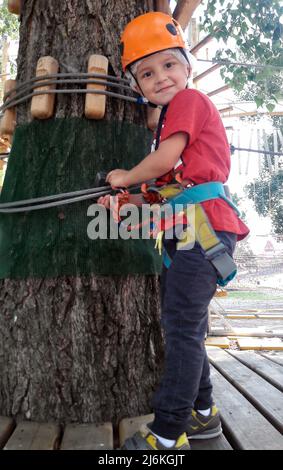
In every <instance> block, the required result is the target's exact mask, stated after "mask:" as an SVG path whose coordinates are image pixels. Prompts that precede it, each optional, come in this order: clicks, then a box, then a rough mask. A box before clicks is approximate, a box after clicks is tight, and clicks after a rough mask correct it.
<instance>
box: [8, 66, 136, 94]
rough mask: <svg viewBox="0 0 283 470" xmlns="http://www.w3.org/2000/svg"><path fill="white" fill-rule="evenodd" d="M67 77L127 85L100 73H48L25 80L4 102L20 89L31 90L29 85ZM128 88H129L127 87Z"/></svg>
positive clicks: (124, 81)
mask: <svg viewBox="0 0 283 470" xmlns="http://www.w3.org/2000/svg"><path fill="white" fill-rule="evenodd" d="M69 77H77V78H84V77H86V78H87V77H89V78H106V79H110V80H112V81H113V82H122V83H125V85H129V80H127V79H124V78H120V77H115V76H112V75H104V74H102V73H88V72H80V73H78V72H74V73H72V72H68V73H50V74H48V75H39V76H37V77H33V78H31V79H30V80H26V81H25V82H22V83H21V84H20V85H17V86H16V87H15V88H13V90H10V91H8V92H7V93H5V95H4V100H5V99H6V98H7V97H8V96H9V95H11V94H13V93H15V92H18V91H19V90H20V89H21V88H25V87H27V88H32V87H30V86H29V85H30V84H32V83H35V82H40V81H42V80H48V79H52V78H69ZM129 88H130V87H129Z"/></svg>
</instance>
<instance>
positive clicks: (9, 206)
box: [0, 185, 140, 214]
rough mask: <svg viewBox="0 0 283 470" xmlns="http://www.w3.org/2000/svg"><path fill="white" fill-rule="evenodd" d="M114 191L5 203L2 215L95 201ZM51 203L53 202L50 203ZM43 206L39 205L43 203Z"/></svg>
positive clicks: (87, 191)
mask: <svg viewBox="0 0 283 470" xmlns="http://www.w3.org/2000/svg"><path fill="white" fill-rule="evenodd" d="M139 188H140V185H135V186H131V187H130V188H129V190H130V191H134V190H136V189H139ZM112 192H113V189H112V188H111V186H110V185H107V186H101V187H98V188H89V189H82V190H79V191H72V192H69V193H60V194H54V195H51V196H43V197H38V198H32V199H23V200H21V201H13V202H5V203H3V204H0V213H7V214H10V213H18V212H29V211H35V210H40V209H48V208H50V207H56V206H61V205H65V204H71V203H74V202H80V201H85V200H87V199H94V198H98V197H100V196H105V195H107V194H111V193H112ZM50 201H51V202H50ZM52 201H53V202H52ZM42 202H43V204H38V203H42Z"/></svg>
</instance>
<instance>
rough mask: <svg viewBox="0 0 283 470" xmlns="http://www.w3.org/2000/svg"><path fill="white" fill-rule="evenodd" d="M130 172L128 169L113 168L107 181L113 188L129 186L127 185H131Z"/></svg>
mask: <svg viewBox="0 0 283 470" xmlns="http://www.w3.org/2000/svg"><path fill="white" fill-rule="evenodd" d="M128 173H129V172H128V171H127V170H120V169H118V170H112V171H110V172H109V173H108V175H107V177H106V182H107V183H109V184H111V187H112V188H113V189H115V188H127V186H129V182H128Z"/></svg>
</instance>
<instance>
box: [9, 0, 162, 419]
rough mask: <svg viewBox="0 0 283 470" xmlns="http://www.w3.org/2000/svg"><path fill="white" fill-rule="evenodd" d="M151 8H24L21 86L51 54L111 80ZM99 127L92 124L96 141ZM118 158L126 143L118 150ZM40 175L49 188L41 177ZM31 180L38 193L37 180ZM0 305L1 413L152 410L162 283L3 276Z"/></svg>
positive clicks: (66, 67)
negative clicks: (125, 44)
mask: <svg viewBox="0 0 283 470" xmlns="http://www.w3.org/2000/svg"><path fill="white" fill-rule="evenodd" d="M153 7H154V5H153V1H151V0H143V1H139V2H136V1H134V0H130V1H129V0H127V1H126V0H115V1H114V0H102V1H99V2H98V1H96V0H84V1H82V0H65V1H60V2H58V1H57V0H25V1H23V2H22V13H21V27H20V47H19V56H18V77H17V80H18V83H19V84H20V83H22V82H23V81H25V80H28V79H30V78H32V77H33V76H35V68H36V63H37V60H38V59H39V58H40V57H42V56H46V55H51V56H52V57H54V58H56V59H57V60H58V62H59V64H60V71H61V72H66V71H78V72H86V71H87V62H88V57H89V55H91V54H94V53H97V54H103V55H106V56H107V57H108V59H109V62H110V69H109V72H110V73H111V74H114V75H120V74H121V68H120V61H119V60H120V59H119V38H120V34H121V31H122V30H123V28H124V26H125V24H126V23H127V22H128V21H129V20H130V19H132V18H133V17H134V16H137V15H139V14H142V13H144V12H146V11H150V10H152V9H153ZM72 87H73V86H72V85H71V88H72ZM83 110H84V96H83V95H80V94H70V95H58V96H57V97H56V110H55V115H54V118H57V119H58V121H59V122H60V120H61V119H64V120H67V119H70V118H81V119H84V118H83ZM145 118H146V115H145V110H144V109H142V108H138V107H136V106H134V105H132V104H128V103H126V102H125V101H121V100H117V99H109V98H107V109H106V115H105V120H106V121H111V120H113V119H114V120H117V121H125V122H130V123H134V124H137V125H140V126H144V124H145ZM31 120H32V119H31V115H30V102H27V103H23V104H21V105H20V106H18V108H17V122H18V126H19V128H21V126H23V125H27V124H28V125H32V123H31V124H29V123H30V122H31ZM56 122H57V121H56ZM56 122H55V124H54V126H55V128H56V126H57V124H56ZM44 125H45V124H44V123H43V124H42V126H44ZM97 125H98V124H96V123H95V122H94V123H93V128H94V136H93V138H94V139H95V129H96V126H97ZM58 126H60V123H58ZM52 139H53V135H50V136H49V138H48V139H47V140H48V144H49V154H47V155H46V156H44V159H45V160H44V159H43V161H42V169H44V162H45V163H47V162H48V159H50V158H54V152H53V154H52V151H51V150H50V149H52ZM106 140H107V139H106ZM16 144H17V134H16V138H15V142H14V146H15V147H16ZM118 144H119V145H118ZM38 145H39V147H38V148H40V142H39V143H38ZM26 147H27V148H28V141H27V142H26ZM67 148H68V150H67V151H68V152H69V153H70V154H69V158H70V159H71V160H72V159H73V160H74V159H77V158H78V155H77V154H76V152H75V150H74V151H73V153H72V151H71V150H70V149H69V147H67ZM53 150H54V151H55V150H56V149H53ZM82 150H83V149H82ZM12 151H13V150H12ZM28 151H29V152H30V153H32V151H33V149H32V148H29V150H28ZM119 152H120V154H121V152H123V145H121V143H119V142H117V153H119ZM144 152H146V149H144ZM22 153H23V155H22V156H21V155H15V158H14V160H15V159H16V158H26V161H27V162H29V163H28V164H29V165H31V166H30V168H32V158H36V157H37V156H36V155H31V154H30V155H27V154H25V153H27V150H26V149H25V148H23V149H22ZM24 154H25V157H24ZM144 154H145V153H144ZM118 156H119V155H118ZM31 157H32V158H31ZM57 157H58V155H57ZM99 157H101V158H102V157H104V158H107V155H104V156H99ZM120 157H121V155H120ZM94 158H96V157H94ZM97 158H98V157H97ZM12 160H13V158H11V162H10V163H9V164H10V174H12V172H13V171H14V170H13V168H15V167H13V166H12V165H13V162H12ZM82 165H83V161H82ZM37 176H38V178H39V181H42V183H43V180H42V178H41V177H42V175H37ZM53 177H54V179H56V178H59V179H60V177H61V176H60V175H59V174H54V176H53ZM17 178H18V180H17V181H20V180H19V176H17ZM33 178H34V181H33V183H34V186H36V185H37V181H38V179H37V178H36V175H33ZM40 178H41V179H40ZM61 178H62V177H61ZM19 184H20V183H19ZM21 184H22V186H23V187H24V185H25V182H24V181H21ZM45 185H46V186H44V187H45V189H46V187H48V181H47V182H46V181H45ZM41 189H42V191H43V188H42V187H41ZM73 189H78V188H72V187H70V188H69V190H70V191H71V190H73ZM81 189H82V188H81ZM15 191H16V190H15ZM39 192H40V188H39ZM42 194H43V192H42ZM37 195H38V194H37ZM1 224H5V221H3V219H1V223H0V228H1ZM30 235H31V234H28V236H30ZM11 256H12V257H13V250H11ZM38 256H39V257H40V252H39V253H38ZM117 256H119V254H117ZM51 259H52V258H51ZM13 262H14V263H16V258H15V259H14V260H13ZM51 262H52V261H51ZM0 302H1V316H0V415H1V414H2V415H6V416H16V417H18V418H25V419H31V420H37V421H57V422H63V423H66V422H95V423H101V422H105V421H111V422H112V423H113V424H114V425H116V424H117V423H118V421H119V420H120V419H121V418H122V417H126V416H134V415H139V414H144V413H148V412H149V411H150V398H151V395H152V392H153V390H154V388H155V387H156V385H157V383H158V381H159V377H160V373H161V365H162V358H163V342H162V334H161V329H160V318H159V315H160V314H159V310H160V305H159V279H158V276H157V275H148V276H146V275H137V274H136V275H135V274H133V275H129V276H123V275H119V276H101V275H95V274H91V273H90V274H86V275H81V274H77V275H74V276H71V275H67V276H63V275H60V276H55V277H48V278H47V277H42V278H33V277H29V278H22V279H12V278H6V279H2V280H1V281H0Z"/></svg>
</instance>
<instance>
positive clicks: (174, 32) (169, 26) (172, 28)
mask: <svg viewBox="0 0 283 470" xmlns="http://www.w3.org/2000/svg"><path fill="white" fill-rule="evenodd" d="M166 29H167V30H168V31H169V33H170V34H172V35H173V36H177V29H176V28H175V26H174V25H173V24H172V23H167V25H166Z"/></svg>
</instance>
